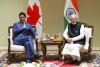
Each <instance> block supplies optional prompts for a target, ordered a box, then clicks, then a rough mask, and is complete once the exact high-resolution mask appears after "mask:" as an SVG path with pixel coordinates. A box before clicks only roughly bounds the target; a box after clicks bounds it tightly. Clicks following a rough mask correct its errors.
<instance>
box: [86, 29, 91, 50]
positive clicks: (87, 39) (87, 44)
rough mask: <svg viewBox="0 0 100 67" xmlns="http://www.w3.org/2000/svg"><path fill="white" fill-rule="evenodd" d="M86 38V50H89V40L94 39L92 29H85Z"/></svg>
mask: <svg viewBox="0 0 100 67" xmlns="http://www.w3.org/2000/svg"><path fill="white" fill-rule="evenodd" d="M85 37H86V41H85V46H84V49H86V50H88V47H89V39H90V37H92V28H89V27H85Z"/></svg>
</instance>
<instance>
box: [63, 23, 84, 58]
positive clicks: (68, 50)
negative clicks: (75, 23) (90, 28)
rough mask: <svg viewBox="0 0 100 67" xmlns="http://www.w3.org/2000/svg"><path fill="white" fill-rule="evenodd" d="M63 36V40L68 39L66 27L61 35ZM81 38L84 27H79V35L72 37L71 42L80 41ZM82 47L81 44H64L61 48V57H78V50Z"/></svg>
mask: <svg viewBox="0 0 100 67" xmlns="http://www.w3.org/2000/svg"><path fill="white" fill-rule="evenodd" d="M63 36H64V38H65V39H67V38H69V37H68V26H67V27H66V29H65V31H64V33H63ZM83 38H84V25H81V28H80V35H79V36H76V37H73V38H72V40H73V41H77V40H80V39H83ZM82 47H83V45H81V44H74V43H73V42H72V43H66V44H65V46H64V48H63V51H62V55H65V54H66V55H74V56H78V57H80V52H79V50H80V49H81V48H82Z"/></svg>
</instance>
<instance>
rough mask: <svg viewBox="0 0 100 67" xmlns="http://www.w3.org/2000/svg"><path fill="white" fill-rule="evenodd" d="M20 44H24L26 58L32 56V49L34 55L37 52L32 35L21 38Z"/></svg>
mask: <svg viewBox="0 0 100 67" xmlns="http://www.w3.org/2000/svg"><path fill="white" fill-rule="evenodd" d="M19 44H23V46H24V47H25V51H26V58H30V52H31V51H32V52H33V54H34V55H36V54H37V52H36V49H35V48H34V44H33V40H32V38H31V36H24V37H22V38H20V39H19Z"/></svg>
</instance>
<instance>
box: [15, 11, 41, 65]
mask: <svg viewBox="0 0 100 67" xmlns="http://www.w3.org/2000/svg"><path fill="white" fill-rule="evenodd" d="M19 19H20V21H19V22H16V23H14V25H13V35H14V44H16V45H23V46H24V47H25V51H26V63H29V62H30V52H31V51H32V52H33V54H34V57H35V58H36V59H38V58H40V57H42V56H41V55H39V54H38V53H37V51H36V49H35V48H34V43H33V41H32V38H31V36H30V35H29V34H30V33H31V34H32V35H34V36H35V38H36V39H38V38H39V37H38V35H37V33H36V32H35V30H34V29H33V27H32V25H31V24H28V23H27V22H25V20H26V14H25V13H24V12H21V13H20V14H19Z"/></svg>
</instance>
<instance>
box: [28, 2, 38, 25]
mask: <svg viewBox="0 0 100 67" xmlns="http://www.w3.org/2000/svg"><path fill="white" fill-rule="evenodd" d="M27 14H28V16H29V17H27V22H28V23H30V24H32V25H34V26H35V25H36V23H37V21H38V19H39V18H40V15H39V6H37V5H36V3H35V4H34V6H33V10H32V9H31V7H30V6H29V7H28V9H27Z"/></svg>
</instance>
